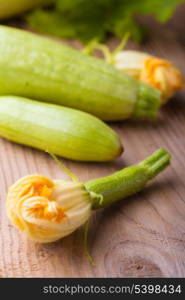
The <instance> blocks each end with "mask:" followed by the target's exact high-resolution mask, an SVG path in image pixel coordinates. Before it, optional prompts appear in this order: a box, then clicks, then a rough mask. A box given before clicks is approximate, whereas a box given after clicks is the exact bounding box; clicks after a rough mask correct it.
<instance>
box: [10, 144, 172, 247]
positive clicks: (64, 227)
mask: <svg viewBox="0 0 185 300" xmlns="http://www.w3.org/2000/svg"><path fill="white" fill-rule="evenodd" d="M169 163H170V154H169V153H168V152H167V151H165V150H164V149H159V150H157V151H156V152H154V153H153V154H152V155H151V156H149V157H148V158H146V159H145V160H144V161H142V162H141V163H139V164H138V165H135V166H131V167H128V168H125V169H123V170H121V171H119V172H116V173H115V174H113V175H110V176H107V177H103V178H98V179H94V180H91V181H89V182H87V183H85V184H83V183H80V182H78V181H77V180H74V181H64V180H60V179H59V180H53V179H50V178H48V177H45V176H42V175H30V176H26V177H23V178H21V179H20V180H18V181H17V182H16V183H15V184H14V185H13V186H11V187H10V189H9V191H8V196H7V202H6V209H7V214H8V216H9V218H10V220H11V221H12V223H13V224H14V225H15V226H16V227H18V228H19V229H20V230H21V231H24V232H26V233H27V235H28V236H29V237H30V238H31V239H32V240H34V241H36V242H40V243H49V242H54V241H57V240H58V239H61V238H63V237H64V236H67V235H69V234H70V233H72V232H73V231H75V230H76V229H78V228H79V227H80V226H81V225H83V224H85V223H86V222H87V221H88V219H89V218H90V216H91V213H92V211H93V210H97V209H100V208H103V207H105V206H107V205H110V204H112V203H114V202H117V201H119V200H121V199H123V198H125V197H128V196H130V195H132V194H135V193H136V192H139V191H141V190H142V189H143V188H144V186H145V185H146V184H147V182H148V181H149V180H151V179H153V178H154V177H155V176H156V175H157V174H158V173H160V172H161V171H162V170H163V169H165V168H166V167H167V166H168V165H169Z"/></svg>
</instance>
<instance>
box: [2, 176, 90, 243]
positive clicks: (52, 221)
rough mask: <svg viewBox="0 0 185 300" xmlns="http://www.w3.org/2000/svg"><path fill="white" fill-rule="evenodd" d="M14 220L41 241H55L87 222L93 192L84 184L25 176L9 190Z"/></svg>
mask: <svg viewBox="0 0 185 300" xmlns="http://www.w3.org/2000/svg"><path fill="white" fill-rule="evenodd" d="M6 208H7V214H8V216H9V218H10V220H11V221H12V223H13V224H14V225H15V226H16V227H18V228H19V229H20V230H21V231H25V232H26V233H27V234H28V236H29V237H30V238H31V239H32V240H34V241H36V242H40V243H48V242H54V241H56V240H58V239H60V238H62V237H64V236H67V235H69V234H70V233H72V232H73V231H75V230H76V229H77V228H79V227H80V226H81V225H83V224H84V223H85V222H86V221H87V220H88V219H89V217H90V214H91V195H90V194H89V193H88V192H87V191H86V189H85V187H84V185H83V184H81V183H76V182H72V181H64V180H51V179H49V178H47V177H44V176H41V175H31V176H26V177H23V178H21V179H20V180H19V181H17V182H16V183H15V184H14V185H13V186H12V187H11V188H10V189H9V192H8V197H7V202H6Z"/></svg>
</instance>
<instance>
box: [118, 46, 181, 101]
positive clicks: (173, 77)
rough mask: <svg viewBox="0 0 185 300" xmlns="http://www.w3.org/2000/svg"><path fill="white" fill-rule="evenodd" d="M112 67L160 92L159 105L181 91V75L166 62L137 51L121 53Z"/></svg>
mask: <svg viewBox="0 0 185 300" xmlns="http://www.w3.org/2000/svg"><path fill="white" fill-rule="evenodd" d="M114 65H115V67H116V68H118V69H119V70H121V71H125V72H127V73H128V74H129V75H131V76H132V77H134V78H136V79H138V80H141V81H142V82H144V83H146V84H149V85H151V86H153V87H154V88H157V89H158V90H160V91H161V95H162V96H161V104H162V105H163V104H165V103H166V102H167V101H168V100H169V99H170V98H171V97H173V96H174V94H175V93H176V92H177V91H178V90H180V89H182V88H183V87H184V84H185V79H184V76H183V75H182V73H181V72H180V71H179V70H178V69H177V68H175V67H174V66H173V64H172V63H170V62H169V61H167V60H164V59H161V58H157V57H153V56H151V55H150V54H147V53H142V52H139V51H121V52H119V53H118V54H117V55H115V57H114Z"/></svg>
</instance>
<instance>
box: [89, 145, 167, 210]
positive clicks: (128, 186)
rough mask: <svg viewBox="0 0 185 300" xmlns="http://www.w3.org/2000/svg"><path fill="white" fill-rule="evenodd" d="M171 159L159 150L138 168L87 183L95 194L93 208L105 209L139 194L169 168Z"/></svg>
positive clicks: (133, 167) (163, 151)
mask: <svg viewBox="0 0 185 300" xmlns="http://www.w3.org/2000/svg"><path fill="white" fill-rule="evenodd" d="M170 158H171V157H170V154H169V153H168V152H167V151H165V150H164V149H159V150H158V151H156V152H154V153H153V154H152V155H151V156H149V157H148V158H147V159H145V160H144V161H142V162H141V163H140V164H138V165H137V166H131V167H128V168H125V169H123V170H121V171H119V172H116V173H114V174H113V175H111V176H107V177H103V178H98V179H95V180H91V181H89V182H87V183H86V184H85V187H86V189H87V190H88V191H89V192H91V193H92V194H93V197H92V208H93V209H98V208H102V207H105V206H107V205H110V204H112V203H114V202H117V201H119V200H121V199H124V198H125V197H128V196H130V195H132V194H135V193H136V192H139V191H140V190H142V189H143V188H144V186H145V185H146V183H147V182H148V181H149V180H150V179H152V178H154V177H155V176H156V175H157V174H158V173H159V172H161V171H162V170H163V169H165V168H166V167H167V165H168V164H169V163H170ZM96 195H97V196H96Z"/></svg>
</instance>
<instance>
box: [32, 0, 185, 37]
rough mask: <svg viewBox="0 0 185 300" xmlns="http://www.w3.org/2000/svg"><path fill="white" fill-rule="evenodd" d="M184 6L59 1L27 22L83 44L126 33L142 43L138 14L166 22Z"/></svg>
mask: <svg viewBox="0 0 185 300" xmlns="http://www.w3.org/2000/svg"><path fill="white" fill-rule="evenodd" d="M181 3H185V0H56V1H55V6H54V7H53V9H50V10H46V9H39V10H35V11H34V12H32V13H30V14H29V15H28V16H27V17H26V19H27V21H28V24H29V25H30V26H31V27H32V28H33V29H34V30H37V31H39V32H42V33H47V34H51V35H55V36H58V37H62V38H75V39H79V40H81V41H82V42H84V43H87V42H89V41H91V40H93V39H96V40H103V39H105V37H106V35H107V33H113V34H114V35H116V36H118V37H120V38H121V37H123V36H124V34H125V33H126V32H130V35H131V36H132V37H133V38H134V39H135V40H137V41H141V40H142V38H143V35H144V32H145V30H144V28H143V27H142V26H141V25H140V24H139V23H138V22H137V21H136V18H135V17H136V16H137V15H140V16H144V15H152V16H153V17H154V18H155V19H156V20H157V21H159V22H161V23H164V22H166V21H167V20H168V19H169V18H170V17H171V16H172V14H173V13H174V11H175V9H176V7H177V5H179V4H181Z"/></svg>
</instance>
